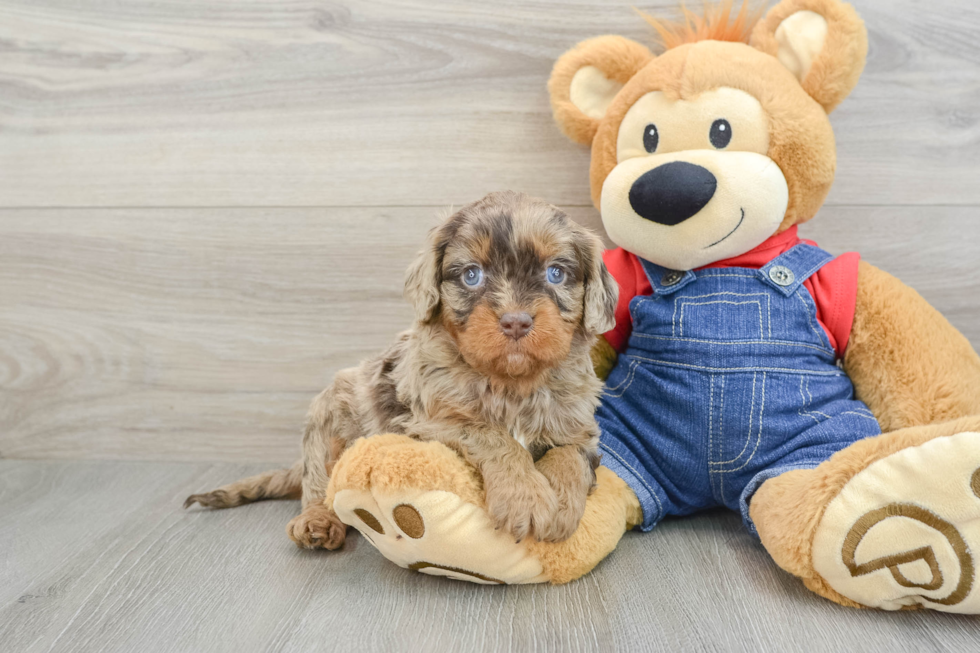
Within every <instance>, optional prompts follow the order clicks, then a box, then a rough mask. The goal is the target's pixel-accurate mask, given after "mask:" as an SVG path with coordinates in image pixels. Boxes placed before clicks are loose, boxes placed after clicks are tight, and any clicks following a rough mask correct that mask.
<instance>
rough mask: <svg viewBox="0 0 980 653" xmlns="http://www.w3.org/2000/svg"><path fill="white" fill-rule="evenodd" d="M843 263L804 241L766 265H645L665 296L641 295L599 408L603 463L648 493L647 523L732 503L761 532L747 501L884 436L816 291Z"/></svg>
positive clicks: (645, 526)
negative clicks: (792, 474) (821, 274)
mask: <svg viewBox="0 0 980 653" xmlns="http://www.w3.org/2000/svg"><path fill="white" fill-rule="evenodd" d="M832 258H833V257H832V256H831V255H830V254H828V253H827V252H825V251H823V250H821V249H819V248H817V247H813V246H810V245H805V244H800V245H797V246H796V247H794V248H793V249H791V250H790V251H788V252H786V253H784V254H783V255H782V256H779V257H777V258H776V259H774V260H773V261H771V262H770V263H769V264H767V265H766V266H765V267H763V268H762V269H760V270H753V269H747V268H718V269H706V270H700V271H691V272H687V273H673V277H674V279H671V278H670V277H671V275H670V274H669V273H670V272H671V271H670V270H667V269H665V268H662V267H659V266H657V265H654V264H652V263H649V262H647V261H642V263H643V267H644V270H645V271H646V273H647V276H648V277H649V279H650V283H651V284H652V286H653V294H652V295H649V296H643V297H634V298H633V300H632V301H631V302H630V313H631V315H632V318H633V333H632V335H631V337H630V340H629V344H628V346H627V348H626V351H625V352H623V354H621V355H620V357H619V360H618V362H617V365H616V367H615V369H614V370H613V371H612V373H611V374H610V376H609V378H608V379H607V382H606V388H605V392H604V398H603V401H602V405H601V406H600V407H599V410H598V412H597V413H596V417H597V419H598V422H599V426H600V428H601V430H602V436H601V447H602V452H603V458H602V463H603V464H604V465H605V466H607V467H608V468H609V469H611V470H612V471H613V472H615V473H616V474H618V475H619V476H620V477H621V478H622V479H623V480H624V481H626V482H627V483H628V484H629V485H630V487H631V488H632V489H633V491H634V492H636V495H637V497H639V499H640V505H641V506H642V507H643V523H642V524H641V525H640V527H639V528H640V530H643V531H649V530H650V529H652V528H653V527H654V526H655V525H656V524H657V522H659V521H660V520H661V519H663V518H664V517H665V516H667V515H687V514H690V513H693V512H695V511H698V510H702V509H705V508H710V507H713V506H727V507H728V508H731V509H732V510H739V511H741V513H742V517H743V519H744V521H745V524H746V526H747V527H748V528H749V530H750V531H752V532H753V533H754V532H755V527H754V526H753V525H752V522H751V520H750V519H749V516H748V504H749V501H750V499H751V497H752V494H753V493H754V492H755V491H756V490H757V489H758V488H759V487H760V486H761V485H762V483H763V482H764V481H766V480H768V479H769V478H772V477H774V476H778V475H779V474H781V473H783V472H786V471H789V470H792V469H809V468H813V467H816V466H817V465H819V464H820V463H822V462H823V461H825V460H827V459H828V458H829V457H830V456H831V455H832V454H834V453H835V452H837V451H839V450H841V449H843V448H845V447H847V446H848V445H850V444H852V443H853V442H855V441H857V440H860V439H862V438H866V437H869V436H873V435H878V434H879V433H881V430H880V427H879V426H878V422H877V420H875V418H874V416H873V415H872V414H871V411H870V410H868V407H867V406H866V405H865V404H864V403H863V402H860V401H857V400H856V399H855V398H854V387H853V385H852V384H851V381H850V379H849V378H848V377H847V375H845V374H844V372H843V370H841V368H840V367H838V365H837V357H836V354H835V352H834V350H833V348H832V347H831V345H830V342H829V340H828V338H827V334H826V332H825V331H824V330H823V328H822V327H821V326H820V324H819V323H818V322H817V317H816V312H817V309H816V304H815V303H814V301H813V298H812V297H811V296H810V293H809V292H808V291H807V289H806V288H805V287H804V286H803V282H804V281H805V280H806V279H807V278H808V277H809V276H810V275H812V274H813V273H814V272H816V271H817V270H819V269H820V268H821V267H822V266H823V265H825V264H826V263H827V262H829V261H830V260H832ZM776 266H783V267H784V268H788V269H789V270H790V271H792V273H793V274H792V276H793V277H794V278H793V279H792V280H791V281H790V280H789V275H787V274H786V271H785V270H776V272H775V273H774V275H773V276H775V277H776V278H777V279H778V280H779V281H781V282H782V283H784V284H786V285H780V284H778V283H776V281H774V280H773V279H772V278H771V277H770V270H772V268H774V267H776ZM780 273H781V274H780ZM680 274H683V277H682V278H681V279H680V281H676V277H677V276H679V275H680ZM665 275H667V276H665ZM662 281H668V282H670V281H676V282H675V283H674V284H673V285H664V284H663V283H662Z"/></svg>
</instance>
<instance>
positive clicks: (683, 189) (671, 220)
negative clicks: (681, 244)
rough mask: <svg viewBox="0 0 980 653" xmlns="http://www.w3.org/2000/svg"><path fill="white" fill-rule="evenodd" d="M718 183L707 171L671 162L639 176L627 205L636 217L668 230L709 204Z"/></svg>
mask: <svg viewBox="0 0 980 653" xmlns="http://www.w3.org/2000/svg"><path fill="white" fill-rule="evenodd" d="M717 188H718V180H717V179H715V176H714V175H713V174H711V171H709V170H708V169H707V168H702V167H701V166H699V165H694V164H693V163H687V162H686V161H672V162H670V163H665V164H663V165H661V166H657V167H656V168H654V169H653V170H650V171H648V172H645V173H643V174H642V175H640V177H639V178H638V179H637V180H636V181H635V182H633V185H632V186H631V187H630V193H629V198H630V206H632V207H633V210H634V211H636V214H637V215H639V216H640V217H643V218H646V219H647V220H650V221H651V222H656V223H657V224H662V225H666V226H668V227H672V226H674V225H677V224H680V223H682V222H684V221H685V220H687V219H688V218H691V217H694V216H695V215H697V214H698V212H699V211H700V210H701V209H703V208H704V206H705V204H707V203H708V202H710V201H711V198H712V197H714V195H715V190H716V189H717Z"/></svg>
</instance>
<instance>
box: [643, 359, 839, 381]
mask: <svg viewBox="0 0 980 653" xmlns="http://www.w3.org/2000/svg"><path fill="white" fill-rule="evenodd" d="M633 358H635V359H636V360H640V361H646V362H647V363H653V364H655V365H663V366H665V367H682V368H687V369H695V370H704V371H706V372H775V373H777V374H778V373H784V374H807V375H810V376H845V374H844V372H843V371H838V372H818V371H814V370H801V369H793V368H789V367H705V366H703V365H693V364H690V363H671V362H668V361H662V360H657V359H656V358H646V357H644V356H635V355H634V356H633Z"/></svg>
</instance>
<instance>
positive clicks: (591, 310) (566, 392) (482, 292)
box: [185, 192, 617, 549]
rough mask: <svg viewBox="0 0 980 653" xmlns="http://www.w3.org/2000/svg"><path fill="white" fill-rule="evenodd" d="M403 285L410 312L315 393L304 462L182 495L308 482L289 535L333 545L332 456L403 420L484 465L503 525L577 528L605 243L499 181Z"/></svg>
mask: <svg viewBox="0 0 980 653" xmlns="http://www.w3.org/2000/svg"><path fill="white" fill-rule="evenodd" d="M405 295H406V297H407V298H408V299H409V301H410V302H411V303H412V304H413V305H414V307H415V318H416V319H415V324H414V325H413V327H412V328H411V330H409V331H406V332H404V333H403V334H401V336H400V337H399V338H398V340H397V341H396V342H395V343H394V344H393V345H391V346H390V347H389V348H388V349H387V350H385V351H384V352H382V353H381V354H380V355H378V356H376V357H374V358H370V359H368V360H366V361H364V362H362V363H361V364H360V365H359V366H357V367H353V368H350V369H346V370H342V371H340V372H338V373H337V375H336V377H335V378H334V382H333V384H332V385H331V386H329V387H328V388H327V389H326V390H324V391H323V392H321V393H320V395H319V396H318V397H316V399H314V400H313V403H312V406H311V408H310V412H309V416H308V419H307V424H306V430H305V433H304V435H303V459H302V461H300V462H298V463H297V464H296V465H295V466H294V467H292V468H291V469H284V470H278V471H273V472H268V473H265V474H260V475H258V476H254V477H251V478H248V479H244V480H242V481H238V482H237V483H233V484H231V485H227V486H224V487H222V488H219V489H217V490H214V491H212V492H208V493H206V494H195V495H193V496H191V497H188V499H187V501H186V503H185V507H186V506H190V505H192V504H193V503H194V502H198V503H200V504H201V505H204V506H209V507H213V508H227V507H231V506H237V505H241V504H243V503H248V502H251V501H258V500H261V499H276V498H297V497H300V496H301V497H302V500H303V512H302V514H300V515H299V516H297V517H296V518H294V519H293V520H292V521H291V522H290V523H289V525H288V527H287V532H288V533H289V536H290V537H291V538H292V539H293V541H295V542H296V544H297V545H299V546H302V547H307V548H318V547H322V548H326V549H336V548H338V547H340V546H341V545H342V544H343V542H344V537H345V534H346V526H345V525H344V524H343V523H342V522H341V521H340V520H339V519H338V517H337V515H336V513H334V511H333V509H332V508H331V507H330V506H328V505H324V503H323V499H324V496H325V494H326V490H327V483H328V482H329V478H330V472H331V470H332V468H333V465H334V463H335V462H336V461H337V459H338V458H339V457H340V455H341V454H342V453H343V452H344V450H345V449H346V448H347V447H348V446H350V444H351V443H352V442H353V441H354V440H355V439H356V438H360V437H364V436H369V435H373V434H376V433H404V434H408V435H410V436H412V437H415V438H418V439H420V440H438V441H440V442H443V443H445V444H446V445H448V446H450V447H451V448H453V449H454V450H456V451H457V452H458V453H459V454H460V455H462V456H464V457H465V458H466V460H468V461H469V462H470V463H472V464H473V465H474V466H475V467H477V468H478V469H479V470H480V473H481V474H482V476H483V481H484V489H485V492H486V504H487V508H488V511H489V513H490V515H491V517H492V518H493V519H494V520H495V521H496V523H497V525H498V527H501V528H505V529H508V530H510V531H511V532H512V533H514V535H515V536H516V537H517V538H518V539H521V538H524V537H526V536H531V537H535V538H537V539H540V540H547V541H559V540H563V539H566V538H568V537H569V536H570V535H571V534H572V533H573V532H574V531H575V528H576V527H577V525H578V522H579V519H580V518H581V516H582V513H583V511H584V509H585V500H586V496H587V495H588V493H589V491H590V490H591V488H592V486H593V485H594V483H595V468H596V466H597V465H598V464H599V454H598V427H597V426H596V422H595V419H594V418H593V412H594V410H595V408H596V406H597V405H598V402H599V394H600V391H601V387H602V384H601V382H600V381H599V379H598V378H596V376H595V374H594V373H593V370H592V363H591V359H590V351H591V349H592V346H593V344H594V342H595V339H596V335H597V334H599V333H603V332H605V331H607V330H608V329H610V328H612V326H613V315H614V311H615V307H616V298H617V286H616V283H615V281H614V280H613V279H612V277H611V276H610V275H609V273H608V272H607V271H606V269H605V266H604V265H603V263H602V242H601V241H600V240H599V238H597V237H596V236H595V235H593V234H592V233H591V232H589V231H587V230H586V229H583V228H582V227H580V226H579V225H577V224H575V223H574V222H573V221H572V220H570V219H569V218H568V216H567V215H565V214H564V213H563V212H562V211H560V210H559V209H557V208H555V207H554V206H552V205H550V204H546V203H544V202H541V201H538V200H534V199H531V198H529V197H528V196H526V195H523V194H518V193H513V192H499V193H491V194H490V195H487V196H486V197H484V198H483V199H481V200H479V201H477V202H474V203H472V204H469V205H467V206H465V207H463V208H462V209H461V210H459V211H458V212H456V213H455V214H453V215H452V216H450V217H449V218H448V219H447V220H446V221H445V222H444V223H443V224H442V225H440V226H438V227H436V228H435V229H433V230H432V231H431V232H430V234H429V238H428V242H427V244H426V246H425V248H424V249H423V250H422V252H421V253H420V254H419V256H418V258H417V259H416V261H415V262H414V263H413V264H412V266H411V268H410V269H409V271H408V274H407V277H406V282H405Z"/></svg>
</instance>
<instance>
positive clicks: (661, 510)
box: [599, 442, 664, 518]
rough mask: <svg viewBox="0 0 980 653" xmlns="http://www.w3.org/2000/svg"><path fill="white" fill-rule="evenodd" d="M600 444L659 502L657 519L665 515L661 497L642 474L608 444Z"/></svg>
mask: <svg viewBox="0 0 980 653" xmlns="http://www.w3.org/2000/svg"><path fill="white" fill-rule="evenodd" d="M599 444H600V446H601V447H602V448H603V449H605V450H606V452H607V453H609V455H611V456H612V457H613V458H615V459H616V460H617V461H618V462H619V464H620V465H622V466H623V467H625V468H626V469H628V470H630V471H631V472H632V473H633V476H635V477H636V480H638V481H639V482H640V485H642V486H643V487H645V488H646V489H647V492H649V493H650V496H652V497H653V500H654V501H656V502H657V518H660V516H661V515H663V514H664V506H663V504H662V503H661V502H660V497H658V496H657V493H656V492H654V491H653V488H652V487H650V484H649V483H647V482H646V481H645V480H644V479H643V475H642V474H640V473H639V472H638V471H636V470H635V469H633V466H632V465H630V464H629V463H628V462H626V461H625V460H624V459H623V457H622V456H621V455H619V453H618V452H616V451H613V450H612V448H610V446H609V445H608V444H605V443H603V442H600V443H599Z"/></svg>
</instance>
